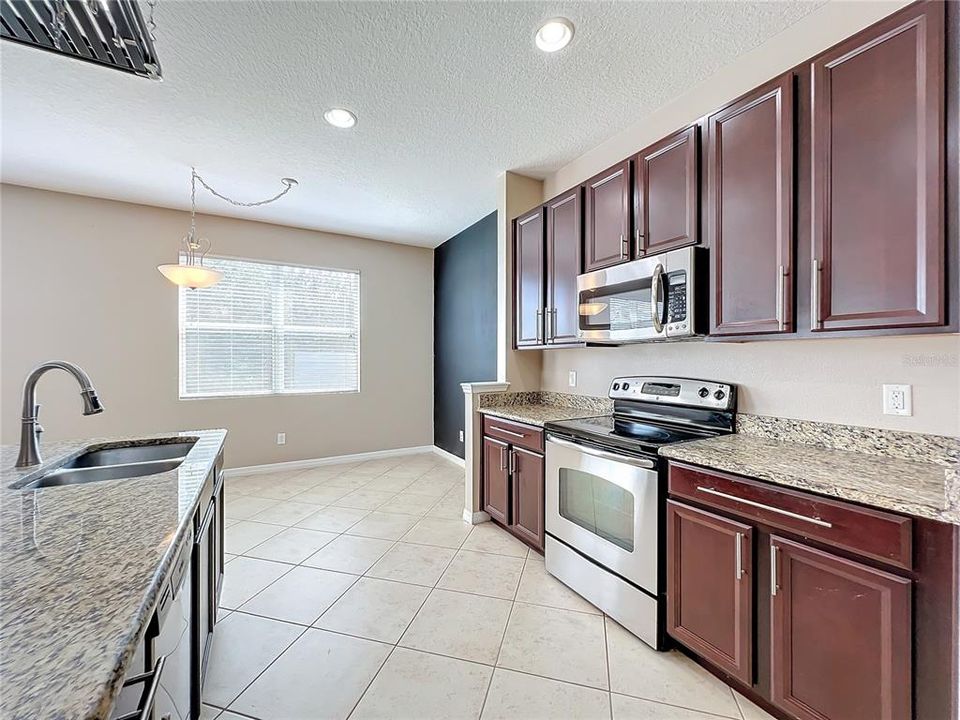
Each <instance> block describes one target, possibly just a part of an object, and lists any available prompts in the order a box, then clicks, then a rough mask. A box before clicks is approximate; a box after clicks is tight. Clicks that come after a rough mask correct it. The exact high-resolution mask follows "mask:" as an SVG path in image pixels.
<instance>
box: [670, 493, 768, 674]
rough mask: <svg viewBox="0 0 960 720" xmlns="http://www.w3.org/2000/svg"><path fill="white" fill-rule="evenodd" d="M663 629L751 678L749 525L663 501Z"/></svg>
mask: <svg viewBox="0 0 960 720" xmlns="http://www.w3.org/2000/svg"><path fill="white" fill-rule="evenodd" d="M667 534H668V538H669V540H668V541H667V549H668V555H667V632H669V633H670V635H672V636H673V637H674V638H676V639H677V640H678V641H680V642H681V643H683V644H684V645H686V646H687V647H689V648H690V649H691V650H693V651H694V652H696V653H697V654H699V655H702V656H703V657H705V658H707V659H708V660H710V661H711V662H713V663H714V664H715V665H716V666H717V667H719V668H722V669H723V670H724V671H726V672H728V673H730V674H731V675H733V676H734V677H736V678H738V679H740V680H742V681H743V682H744V683H745V684H747V685H750V684H752V682H753V581H752V578H753V567H752V566H753V561H752V559H753V529H752V528H751V527H750V526H749V525H744V524H743V523H739V522H734V521H733V520H728V519H727V518H723V517H720V516H719V515H714V514H713V513H708V512H704V511H703V510H698V509H696V508H693V507H689V506H687V505H683V504H681V503H677V502H674V501H673V500H669V501H668V502H667Z"/></svg>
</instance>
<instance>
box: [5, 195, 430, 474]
mask: <svg viewBox="0 0 960 720" xmlns="http://www.w3.org/2000/svg"><path fill="white" fill-rule="evenodd" d="M0 215H2V224H0V265H2V276H0V277H2V288H0V305H2V308H0V323H2V325H0V331H2V333H0V340H2V343H0V345H2V347H0V437H2V442H3V443H4V444H7V443H14V442H17V441H18V437H19V436H18V432H19V429H18V419H19V417H20V390H21V384H22V382H23V379H24V377H25V376H26V374H27V372H28V371H29V369H30V368H31V367H33V366H34V365H36V364H37V363H39V362H41V361H44V360H48V359H65V360H72V361H74V362H77V363H79V364H80V365H81V366H82V367H83V368H84V369H86V370H87V371H88V372H89V374H90V376H91V378H92V379H93V381H94V384H95V385H96V387H97V389H98V390H99V392H100V397H101V399H102V400H103V403H104V405H105V406H106V411H105V412H104V413H103V414H101V415H98V416H93V417H82V416H81V414H80V399H79V397H78V394H77V391H76V388H75V386H73V385H72V384H71V383H72V381H71V380H70V379H69V378H67V377H66V376H65V375H63V374H62V373H49V374H48V375H46V376H45V377H44V378H43V379H42V380H41V381H40V386H39V393H38V394H39V397H40V400H41V402H42V404H43V408H42V410H41V421H42V423H43V426H44V428H45V429H46V431H47V432H46V433H45V434H44V437H48V438H76V437H91V436H97V435H101V436H102V435H118V434H130V433H147V432H162V431H169V430H180V429H188V428H209V427H226V428H228V429H229V431H230V435H229V438H228V444H227V464H228V466H231V467H237V466H245V465H256V464H262V463H271V462H281V461H287V460H300V459H308V458H318V457H325V456H330V455H341V454H347V453H357V452H366V451H372V450H384V449H389V448H402V447H411V446H421V445H431V444H432V443H433V440H432V438H433V403H432V399H433V252H432V251H431V250H429V249H424V248H415V247H409V246H404V245H397V244H392V243H386V242H377V241H375V240H366V239H361V238H354V237H344V236H338V235H330V234H325V233H319V232H313V231H309V230H298V229H294V228H288V227H282V226H277V225H268V224H264V223H257V222H250V221H246V220H236V219H229V218H222V217H213V216H201V217H199V218H198V225H199V227H200V230H201V233H202V234H203V235H204V236H206V237H208V238H210V239H211V240H212V241H213V243H214V249H215V252H217V253H219V254H223V255H232V256H239V257H251V258H258V259H264V260H271V261H279V262H291V263H298V264H304V265H318V266H324V267H340V268H350V269H359V270H360V273H361V345H360V348H361V392H360V393H359V394H344V395H300V396H274V397H258V398H227V399H217V400H180V399H179V398H178V379H177V376H178V371H177V356H178V348H177V291H176V289H175V288H174V287H173V286H172V285H170V284H169V283H168V282H167V281H166V280H165V279H164V278H163V277H162V276H161V275H160V274H159V273H158V272H157V270H156V266H157V265H158V264H160V263H163V262H170V261H171V260H173V259H174V258H175V257H176V251H177V242H178V241H179V239H180V237H182V236H183V235H184V233H185V231H186V230H187V227H188V223H189V216H188V214H187V213H184V212H179V211H174V210H164V209H159V208H153V207H147V206H143V205H133V204H128V203H121V202H113V201H108V200H98V199H94V198H89V197H82V196H76V195H64V194H59V193H52V192H47V191H42V190H33V189H27V188H22V187H16V186H10V185H3V186H2V188H0ZM278 432H285V433H286V434H287V444H286V445H284V446H278V445H276V434H277V433H278Z"/></svg>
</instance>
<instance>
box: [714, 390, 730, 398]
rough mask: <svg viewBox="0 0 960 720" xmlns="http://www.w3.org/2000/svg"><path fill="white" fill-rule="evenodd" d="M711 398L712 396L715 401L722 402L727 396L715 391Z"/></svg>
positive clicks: (722, 392) (721, 391) (720, 391)
mask: <svg viewBox="0 0 960 720" xmlns="http://www.w3.org/2000/svg"><path fill="white" fill-rule="evenodd" d="M713 396H714V397H715V398H716V399H717V400H723V399H724V398H725V397H726V396H727V394H726V393H725V392H724V391H723V390H717V391H716V392H715V393H714V394H713Z"/></svg>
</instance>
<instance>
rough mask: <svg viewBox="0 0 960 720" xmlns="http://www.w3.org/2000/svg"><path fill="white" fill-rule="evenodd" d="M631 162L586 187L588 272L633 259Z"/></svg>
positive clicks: (585, 228)
mask: <svg viewBox="0 0 960 720" xmlns="http://www.w3.org/2000/svg"><path fill="white" fill-rule="evenodd" d="M630 190H631V187H630V161H629V160H624V161H623V162H622V163H620V164H619V165H615V166H613V167H612V168H610V169H609V170H607V171H606V172H602V173H600V174H599V175H597V176H596V177H594V178H591V179H590V180H588V181H587V182H586V185H585V186H584V270H585V271H587V272H589V271H591V270H599V269H600V268H605V267H609V266H610V265H616V264H618V263H622V262H623V261H625V260H629V259H630V205H631V203H630Z"/></svg>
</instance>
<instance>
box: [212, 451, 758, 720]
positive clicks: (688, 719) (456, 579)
mask: <svg viewBox="0 0 960 720" xmlns="http://www.w3.org/2000/svg"><path fill="white" fill-rule="evenodd" d="M226 493H227V502H226V517H227V521H226V524H227V531H226V544H225V548H226V552H227V566H226V579H225V583H224V590H223V596H222V599H221V604H222V606H223V614H222V616H221V617H222V620H221V622H220V623H219V624H218V625H217V629H216V631H215V634H214V641H213V650H212V655H211V658H210V666H209V674H208V677H207V681H206V684H205V686H204V690H203V699H204V702H205V703H206V704H205V706H204V715H203V719H202V720H213V718H219V719H220V720H238V719H239V720H243V719H244V718H257V720H328V719H329V720H346V718H351V719H352V720H370V719H374V718H383V719H384V720H387V719H390V720H428V719H430V718H436V719H437V720H456V719H458V718H464V719H465V720H477V719H478V718H479V719H482V720H513V719H516V720H567V719H570V720H573V719H577V720H593V719H594V718H596V719H597V720H711V719H712V720H717V718H728V719H729V720H769V718H770V716H769V715H767V714H766V713H764V712H763V711H762V710H760V709H759V708H757V707H756V706H754V705H752V704H750V703H749V702H748V701H747V700H745V699H744V698H742V697H740V696H739V695H737V694H736V693H734V692H733V691H731V690H730V689H729V688H728V687H727V686H725V685H723V684H722V683H721V682H720V681H718V680H717V679H715V678H714V677H713V676H712V675H710V674H709V673H707V672H706V671H704V670H702V669H701V668H700V667H698V666H697V665H696V664H694V663H693V662H691V661H690V660H688V659H687V658H686V657H684V656H683V655H681V654H680V653H677V652H669V653H657V652H654V651H653V650H651V649H650V648H648V647H647V646H646V645H644V644H643V643H642V642H640V641H639V640H638V639H637V638H635V637H634V636H633V635H631V634H630V633H628V632H626V631H625V630H624V629H623V628H621V627H620V626H619V625H617V624H616V623H615V622H613V621H612V620H611V619H610V618H608V617H606V616H604V615H603V614H602V613H601V612H600V611H599V610H597V609H596V608H595V607H593V606H592V605H590V604H589V603H588V602H586V601H585V600H583V599H582V598H580V597H579V596H578V595H576V594H575V593H573V592H571V591H570V590H569V589H568V588H567V587H566V586H564V585H563V584H561V583H560V582H558V581H557V580H555V579H554V578H553V577H551V576H550V575H549V574H547V572H546V571H545V570H544V566H543V559H542V557H541V556H539V555H537V554H536V553H534V552H528V551H527V548H526V546H525V545H523V544H522V543H520V542H519V541H517V540H515V539H514V538H513V537H511V536H510V535H508V534H507V533H506V532H504V531H503V530H501V529H500V528H498V527H496V526H495V525H493V524H491V523H484V524H481V525H477V526H475V527H472V526H470V525H468V524H467V523H464V522H463V520H462V519H461V514H462V511H463V470H462V469H460V468H458V467H456V466H454V465H452V464H451V463H448V462H446V461H444V460H442V459H440V458H439V457H437V456H434V455H429V454H428V455H414V456H407V457H398V458H390V459H378V460H373V461H370V462H365V463H361V464H342V465H330V466H324V467H320V468H315V469H312V470H307V471H301V472H287V473H277V474H273V475H256V476H250V477H243V478H233V479H229V480H228V481H227V490H226Z"/></svg>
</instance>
